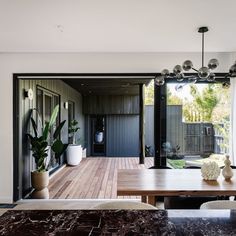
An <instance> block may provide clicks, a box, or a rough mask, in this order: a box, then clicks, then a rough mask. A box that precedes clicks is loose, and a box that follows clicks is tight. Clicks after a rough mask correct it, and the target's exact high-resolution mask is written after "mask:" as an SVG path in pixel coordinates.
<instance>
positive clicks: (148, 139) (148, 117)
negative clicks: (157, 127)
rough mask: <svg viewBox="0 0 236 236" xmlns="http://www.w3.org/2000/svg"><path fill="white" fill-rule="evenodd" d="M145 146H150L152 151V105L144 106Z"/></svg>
mask: <svg viewBox="0 0 236 236" xmlns="http://www.w3.org/2000/svg"><path fill="white" fill-rule="evenodd" d="M144 120H145V121H144V122H145V145H147V146H151V151H152V152H153V151H154V107H153V105H148V106H145V119H144Z"/></svg>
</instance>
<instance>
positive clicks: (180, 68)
mask: <svg viewBox="0 0 236 236" xmlns="http://www.w3.org/2000/svg"><path fill="white" fill-rule="evenodd" d="M173 72H174V74H175V75H178V74H180V73H181V72H182V67H181V65H176V66H175V67H174V69H173Z"/></svg>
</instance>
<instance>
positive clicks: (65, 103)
mask: <svg viewBox="0 0 236 236" xmlns="http://www.w3.org/2000/svg"><path fill="white" fill-rule="evenodd" d="M68 107H69V103H68V102H64V108H65V109H66V110H68Z"/></svg>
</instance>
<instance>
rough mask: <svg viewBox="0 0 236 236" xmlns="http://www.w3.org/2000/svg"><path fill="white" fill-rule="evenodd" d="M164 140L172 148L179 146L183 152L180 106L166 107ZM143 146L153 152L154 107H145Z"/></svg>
mask: <svg viewBox="0 0 236 236" xmlns="http://www.w3.org/2000/svg"><path fill="white" fill-rule="evenodd" d="M166 118H167V121H166V138H167V142H169V143H170V144H171V145H172V146H173V147H175V146H176V145H179V146H180V153H182V152H183V150H184V140H183V123H182V106H181V105H168V106H167V111H166ZM145 144H146V145H149V146H152V150H154V106H153V105H150V106H145Z"/></svg>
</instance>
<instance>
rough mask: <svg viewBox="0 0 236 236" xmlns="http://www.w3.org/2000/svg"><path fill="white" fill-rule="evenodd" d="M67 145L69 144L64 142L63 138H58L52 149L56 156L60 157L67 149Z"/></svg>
mask: <svg viewBox="0 0 236 236" xmlns="http://www.w3.org/2000/svg"><path fill="white" fill-rule="evenodd" d="M67 147H68V144H63V143H62V141H61V140H59V139H57V140H56V141H55V142H54V143H53V145H52V150H53V152H55V154H56V157H59V156H61V154H62V153H63V152H64V151H65V150H66V149H67Z"/></svg>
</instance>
